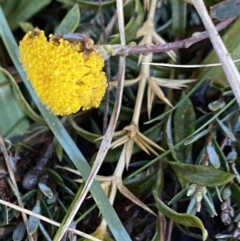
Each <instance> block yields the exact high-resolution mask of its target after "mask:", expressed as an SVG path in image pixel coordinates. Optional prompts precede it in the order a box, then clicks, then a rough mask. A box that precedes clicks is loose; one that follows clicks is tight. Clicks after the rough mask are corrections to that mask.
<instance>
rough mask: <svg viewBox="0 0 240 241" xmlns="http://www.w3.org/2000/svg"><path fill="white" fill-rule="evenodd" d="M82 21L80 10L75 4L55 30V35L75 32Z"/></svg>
mask: <svg viewBox="0 0 240 241" xmlns="http://www.w3.org/2000/svg"><path fill="white" fill-rule="evenodd" d="M79 22H80V11H79V7H78V4H75V5H74V6H73V7H72V9H71V10H70V11H69V12H68V13H67V15H66V16H65V17H64V19H63V20H62V22H61V23H60V24H59V26H58V27H57V28H56V30H55V33H54V34H55V35H59V34H67V33H73V32H74V31H75V30H76V28H77V27H78V25H79Z"/></svg>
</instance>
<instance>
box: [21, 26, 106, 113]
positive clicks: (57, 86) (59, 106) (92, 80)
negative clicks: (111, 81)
mask: <svg viewBox="0 0 240 241" xmlns="http://www.w3.org/2000/svg"><path fill="white" fill-rule="evenodd" d="M19 52H20V61H21V62H22V64H23V67H24V69H25V71H26V73H27V78H28V79H29V80H30V82H31V83H32V86H33V88H34V90H35V92H36V93H37V95H38V97H39V98H40V99H41V101H42V103H43V104H45V105H46V106H47V108H48V109H50V110H51V111H52V112H53V113H54V114H55V115H69V114H71V113H76V112H77V111H78V110H80V109H81V108H82V110H88V109H90V108H92V107H98V106H99V104H100V102H101V100H102V98H103V96H104V94H105V91H106V88H107V79H106V75H105V73H104V72H103V71H102V68H103V66H104V59H103V57H102V56H101V55H100V54H98V53H97V52H96V51H95V50H94V49H93V50H92V51H90V52H89V53H85V52H84V46H83V43H81V42H70V41H67V40H64V39H61V38H58V39H56V38H54V36H53V35H50V36H49V40H47V38H46V37H45V35H44V31H41V30H39V29H37V28H35V29H34V31H29V32H28V33H27V34H26V35H25V36H24V38H23V40H22V41H21V42H20V44H19Z"/></svg>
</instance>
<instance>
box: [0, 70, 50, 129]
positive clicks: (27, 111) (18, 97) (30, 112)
mask: <svg viewBox="0 0 240 241" xmlns="http://www.w3.org/2000/svg"><path fill="white" fill-rule="evenodd" d="M0 71H2V72H4V74H6V75H7V76H8V78H9V80H10V83H11V85H12V90H13V94H14V97H15V99H16V100H17V103H18V105H19V106H20V107H21V109H22V110H23V112H24V113H25V114H26V115H27V116H28V117H29V118H31V119H32V120H34V121H35V122H36V123H39V124H42V125H46V124H47V123H46V121H45V120H44V119H43V118H42V117H41V116H39V115H38V114H37V113H36V112H35V111H34V110H33V109H32V108H31V106H30V105H29V104H28V102H27V101H26V100H25V98H24V96H23V95H22V93H21V90H20V89H19V87H18V85H17V83H16V81H15V80H14V78H13V77H12V76H11V75H10V74H9V72H7V71H6V70H4V69H2V68H0ZM7 101H8V104H7V105H6V106H7V107H8V108H9V109H10V110H11V112H14V111H17V110H14V109H13V106H12V107H11V106H10V103H9V102H11V101H10V99H7ZM13 110H14V111H13ZM8 125H9V124H8Z"/></svg>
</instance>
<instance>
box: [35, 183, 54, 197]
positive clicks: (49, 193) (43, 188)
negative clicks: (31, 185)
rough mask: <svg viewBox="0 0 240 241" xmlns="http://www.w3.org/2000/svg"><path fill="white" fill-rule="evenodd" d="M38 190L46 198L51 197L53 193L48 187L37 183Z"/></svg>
mask: <svg viewBox="0 0 240 241" xmlns="http://www.w3.org/2000/svg"><path fill="white" fill-rule="evenodd" d="M38 188H39V189H40V190H41V191H42V193H43V194H44V195H45V196H47V197H48V198H52V197H53V192H52V190H51V188H50V187H48V186H47V185H46V184H45V183H42V182H39V183H38Z"/></svg>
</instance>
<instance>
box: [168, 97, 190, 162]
mask: <svg viewBox="0 0 240 241" xmlns="http://www.w3.org/2000/svg"><path fill="white" fill-rule="evenodd" d="M184 97H185V95H184V94H183V95H182V97H181V99H183V98H184ZM173 122H174V137H175V143H178V142H180V141H182V140H183V139H185V138H186V137H187V136H189V135H191V134H192V133H193V132H194V130H195V112H194V108H193V105H192V103H191V101H190V100H189V98H185V100H184V101H182V102H181V105H179V106H178V108H177V109H176V111H175V114H174V117H173ZM175 152H176V156H177V159H178V160H179V161H180V162H182V163H191V162H192V158H191V156H192V144H189V145H187V146H180V147H178V148H176V150H175Z"/></svg>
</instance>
